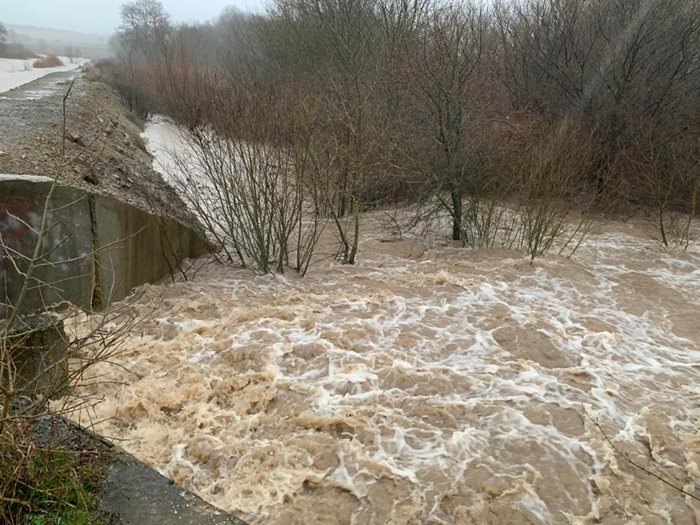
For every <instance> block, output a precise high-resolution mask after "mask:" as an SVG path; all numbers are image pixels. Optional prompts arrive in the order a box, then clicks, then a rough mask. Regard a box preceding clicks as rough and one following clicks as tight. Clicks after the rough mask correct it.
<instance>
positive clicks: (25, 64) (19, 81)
mask: <svg viewBox="0 0 700 525" xmlns="http://www.w3.org/2000/svg"><path fill="white" fill-rule="evenodd" d="M59 58H60V59H61V61H62V62H63V63H64V64H65V65H63V66H59V67H47V68H39V69H34V68H33V66H32V65H33V64H34V62H35V60H36V59H29V60H16V59H11V58H0V93H5V92H7V91H10V90H11V89H15V88H18V87H20V86H23V85H24V84H28V83H29V82H32V81H34V80H36V79H38V78H41V77H45V76H46V75H50V74H51V73H62V72H65V71H73V70H76V69H79V68H80V67H82V66H84V65H85V64H87V63H88V62H89V60H87V59H84V58H78V59H74V62H71V59H70V58H67V57H59Z"/></svg>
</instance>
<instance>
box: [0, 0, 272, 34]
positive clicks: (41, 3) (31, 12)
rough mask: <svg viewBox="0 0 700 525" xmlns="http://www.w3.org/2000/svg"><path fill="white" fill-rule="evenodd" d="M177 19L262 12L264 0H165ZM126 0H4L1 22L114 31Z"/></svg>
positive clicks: (210, 17) (170, 11)
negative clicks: (225, 12)
mask: <svg viewBox="0 0 700 525" xmlns="http://www.w3.org/2000/svg"><path fill="white" fill-rule="evenodd" d="M161 1H162V2H163V5H164V6H165V8H166V9H167V11H168V12H169V13H170V14H171V15H172V17H173V20H174V21H176V22H189V21H194V20H198V21H203V20H211V19H212V18H214V17H216V16H217V15H219V14H220V13H221V11H222V10H223V9H224V7H226V6H229V5H233V6H236V7H238V8H239V9H241V10H242V11H261V10H262V6H263V4H264V0H161ZM122 3H123V0H19V1H10V0H0V4H3V5H2V7H0V22H6V23H8V24H21V25H34V26H39V27H50V28H55V29H69V30H72V31H80V32H82V33H98V34H103V33H112V31H113V30H114V28H116V27H117V26H118V25H119V6H121V4H122Z"/></svg>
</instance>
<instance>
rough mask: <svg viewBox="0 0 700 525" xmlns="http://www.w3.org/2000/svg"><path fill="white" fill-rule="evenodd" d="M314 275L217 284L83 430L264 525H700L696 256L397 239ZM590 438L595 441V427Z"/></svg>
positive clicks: (113, 379) (153, 304) (138, 358)
mask: <svg viewBox="0 0 700 525" xmlns="http://www.w3.org/2000/svg"><path fill="white" fill-rule="evenodd" d="M381 219H382V214H381V213H377V214H375V215H369V216H367V217H366V218H365V230H364V231H365V232H366V233H365V235H364V238H363V239H364V240H363V243H362V246H361V263H360V265H358V266H355V267H343V266H339V265H334V264H330V263H326V264H325V265H319V266H317V267H316V268H314V269H312V271H311V272H310V273H309V275H308V276H307V278H305V279H303V280H301V279H298V278H296V277H294V276H255V275H253V274H252V273H251V272H248V271H244V270H235V269H230V268H225V267H223V266H219V265H217V264H214V263H210V264H207V265H205V266H204V267H203V268H202V269H201V270H200V271H199V272H198V273H197V275H196V277H195V278H194V279H193V280H192V281H190V282H176V283H174V284H170V283H168V284H161V285H154V286H146V287H143V288H142V289H140V290H138V294H140V296H139V297H138V298H137V299H135V300H134V306H133V307H134V308H135V309H137V310H139V311H141V312H143V313H146V312H149V311H150V310H152V309H155V313H154V314H152V315H151V320H150V321H149V322H147V323H146V324H145V325H144V326H143V327H142V329H141V331H139V332H138V333H134V334H133V336H132V337H131V338H130V339H129V340H128V341H127V344H126V346H125V348H124V351H123V352H122V353H121V354H120V356H119V357H118V358H117V360H116V362H115V363H113V364H109V365H108V364H104V365H100V366H99V368H97V369H94V370H93V373H94V374H95V375H99V376H100V379H99V381H100V383H101V384H99V385H96V386H91V387H85V388H84V391H83V393H85V394H90V395H92V396H94V397H95V398H99V399H101V400H102V402H101V403H99V404H97V405H96V406H95V408H94V409H91V410H87V409H84V410H82V411H80V412H77V413H75V414H74V415H73V417H74V418H75V419H76V420H78V421H80V422H81V423H83V424H91V423H92V424H94V428H95V429H96V430H97V431H98V432H100V433H102V434H104V435H107V436H109V437H111V438H113V439H115V440H117V441H118V442H119V443H120V444H121V445H122V446H123V447H124V448H125V449H126V450H128V451H129V452H132V453H133V454H135V455H136V456H137V457H139V458H140V459H142V460H143V461H145V462H146V463H147V464H149V465H151V466H153V467H155V468H157V469H158V470H159V471H160V472H162V473H163V474H165V475H166V476H168V477H170V478H171V479H173V480H174V481H175V482H176V483H178V484H179V485H181V486H183V487H185V488H187V489H191V490H193V491H194V492H196V493H197V494H199V495H201V496H202V497H203V498H205V499H206V500H208V501H210V502H212V503H214V504H216V505H217V506H219V507H221V508H223V509H226V510H228V511H233V512H235V513H237V515H239V516H240V517H242V518H244V519H246V520H248V521H250V522H251V523H253V524H263V523H264V524H268V523H272V524H309V523H319V524H321V523H323V524H326V523H327V524H342V523H348V524H350V523H352V524H358V525H359V524H390V523H391V524H419V523H420V524H423V523H425V524H457V523H459V524H462V523H464V524H466V523H480V524H503V523H509V524H519V523H553V524H555V523H556V524H558V523H573V524H586V523H604V524H623V523H638V524H656V523H658V524H661V523H676V524H691V523H697V522H698V521H699V520H700V504H698V503H697V502H696V501H693V499H692V498H691V497H689V496H684V495H683V494H681V493H679V492H678V491H677V490H674V489H673V488H671V487H669V486H667V485H664V484H663V483H661V482H660V481H658V480H657V479H655V478H653V477H651V476H649V475H648V474H646V473H644V472H643V471H641V470H639V469H638V468H636V467H634V466H633V465H631V464H630V463H628V462H627V461H625V460H624V459H623V458H622V457H621V456H620V455H619V454H617V453H616V452H615V450H614V449H613V447H612V446H611V445H610V443H609V442H608V441H607V440H606V436H605V435H604V433H605V434H606V435H607V436H608V437H609V438H610V440H612V442H613V443H614V445H615V447H617V448H618V449H619V451H621V452H623V453H625V454H628V455H629V457H630V458H631V459H633V460H634V461H635V462H637V463H639V464H640V465H641V466H644V467H645V468H648V469H650V470H653V471H654V472H657V473H658V474H659V475H661V476H662V477H664V478H665V479H667V480H668V481H669V482H671V483H673V484H674V485H676V486H678V487H682V488H684V490H686V491H688V492H690V493H694V494H697V495H699V496H700V487H699V486H698V485H700V467H699V465H700V434H699V428H700V426H699V423H700V250H698V248H697V247H695V248H692V247H691V249H690V250H689V251H688V252H687V253H681V252H679V253H673V254H666V253H664V252H662V251H661V250H660V249H659V248H658V246H656V245H655V244H654V243H653V242H652V241H649V240H648V238H647V236H646V235H645V233H644V231H643V230H642V229H641V228H640V227H639V225H633V224H613V223H609V224H604V225H603V224H601V225H600V226H599V227H598V228H597V232H595V233H593V234H592V235H591V236H590V237H589V238H588V240H587V241H586V242H585V244H584V245H583V246H582V247H581V249H580V250H579V252H578V253H577V254H576V256H575V257H574V258H573V259H571V260H569V259H565V258H560V257H555V256H551V257H544V258H542V259H537V260H536V261H535V262H534V263H533V264H530V262H529V260H527V259H526V258H525V257H524V256H523V255H522V254H520V253H517V252H511V251H506V250H484V251H467V250H461V249H456V248H451V247H447V246H442V247H441V246H434V247H431V246H425V245H423V244H422V243H420V242H419V241H414V240H410V239H404V240H395V239H390V238H389V234H388V233H387V232H386V231H385V230H384V229H383V226H382V220H381ZM594 420H595V421H597V422H599V424H600V425H601V427H602V430H603V431H604V433H603V431H601V429H599V428H598V427H597V426H596V424H595V423H594Z"/></svg>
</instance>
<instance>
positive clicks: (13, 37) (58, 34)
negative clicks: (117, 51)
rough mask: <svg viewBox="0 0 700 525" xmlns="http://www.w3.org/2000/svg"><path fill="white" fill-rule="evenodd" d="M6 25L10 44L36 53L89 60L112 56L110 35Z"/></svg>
mask: <svg viewBox="0 0 700 525" xmlns="http://www.w3.org/2000/svg"><path fill="white" fill-rule="evenodd" d="M6 25H7V30H8V33H9V34H8V37H9V38H8V40H9V41H10V42H13V43H19V44H23V45H25V46H27V47H29V48H30V49H32V50H33V51H35V52H36V53H54V54H57V55H79V56H81V57H84V58H90V59H101V58H107V57H109V56H110V55H111V54H112V50H111V48H110V46H109V39H110V38H111V35H92V34H86V33H77V32H75V31H64V30H61V29H50V28H45V27H34V26H25V25H14V24H6ZM69 50H72V52H69Z"/></svg>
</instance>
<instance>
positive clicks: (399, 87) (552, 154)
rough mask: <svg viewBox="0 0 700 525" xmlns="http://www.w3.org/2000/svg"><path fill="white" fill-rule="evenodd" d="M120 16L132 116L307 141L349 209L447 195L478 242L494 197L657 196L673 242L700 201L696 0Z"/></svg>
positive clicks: (379, 3)
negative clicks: (188, 21) (196, 19)
mask: <svg viewBox="0 0 700 525" xmlns="http://www.w3.org/2000/svg"><path fill="white" fill-rule="evenodd" d="M123 22H124V23H123V25H122V27H121V29H120V32H119V34H118V35H117V37H116V39H115V45H116V46H117V48H118V57H119V58H118V60H117V61H116V63H115V64H114V65H113V68H112V69H111V71H110V73H109V74H110V75H111V78H112V81H113V82H114V83H115V85H116V86H117V87H118V88H119V89H120V90H121V92H122V94H123V95H124V96H125V98H126V99H127V100H128V101H129V103H130V104H131V106H132V108H133V109H135V110H137V111H139V112H141V113H142V114H144V115H146V114H149V113H154V112H160V113H165V114H167V115H169V116H171V117H172V118H174V119H176V120H177V121H178V122H180V123H182V124H184V125H185V126H188V127H190V128H192V129H194V128H196V127H198V126H203V125H206V126H211V127H213V128H214V129H216V130H217V131H218V132H219V133H221V134H223V135H226V134H227V133H228V134H232V133H234V132H235V134H236V135H237V136H236V137H235V138H237V139H251V138H255V139H260V140H265V141H267V142H268V143H271V144H276V145H278V146H280V147H287V148H291V149H294V150H295V151H299V150H304V151H305V152H306V153H307V155H306V156H305V157H303V158H304V159H306V161H308V163H307V164H305V166H306V167H305V169H307V170H309V169H312V171H313V172H314V173H315V174H316V176H317V179H315V180H316V181H317V183H319V184H323V185H325V186H326V188H325V190H326V192H325V193H324V194H325V195H327V198H326V199H325V200H324V202H323V207H324V208H326V211H327V212H329V213H332V216H333V217H334V218H340V217H345V218H347V217H351V216H352V215H353V214H359V212H360V211H362V210H364V209H367V208H368V207H370V206H375V205H377V204H383V203H390V202H398V201H413V202H419V203H420V202H422V203H428V202H430V203H433V204H435V203H437V206H438V207H439V208H441V209H442V210H443V211H447V212H448V214H449V215H450V216H451V218H452V221H451V222H452V236H453V238H454V239H462V240H463V241H465V242H467V243H469V244H478V242H477V241H476V240H475V239H477V237H478V235H479V228H480V227H481V226H483V224H481V226H480V223H479V221H482V222H483V220H484V217H483V216H478V213H480V212H475V211H474V210H475V206H476V207H477V208H478V207H479V206H481V208H480V209H482V210H483V209H484V208H483V203H484V199H491V198H496V197H497V198H498V199H499V200H500V201H501V202H502V201H504V200H505V201H508V200H510V201H519V200H522V199H526V198H527V199H535V200H538V202H539V201H541V200H542V199H544V198H546V199H547V200H548V202H550V201H551V202H556V203H558V205H560V206H565V207H572V206H577V207H579V208H586V207H588V206H591V205H598V206H610V205H613V206H616V207H617V208H616V209H622V208H624V209H630V207H639V206H642V207H645V208H646V209H653V210H654V211H655V212H656V213H657V215H659V216H660V217H661V233H662V235H666V234H667V232H664V231H663V230H664V224H663V220H664V218H663V217H664V214H665V213H671V212H673V211H684V212H690V213H695V204H696V200H697V197H698V192H699V189H700V166H699V163H700V2H699V1H698V0H674V1H672V2H670V1H668V0H512V1H509V0H503V1H497V2H484V3H477V2H475V1H472V0H461V1H442V0H272V2H271V4H270V5H269V8H268V10H267V12H266V14H264V15H247V14H242V13H240V12H237V11H235V10H229V11H226V12H225V13H224V14H222V16H221V17H220V18H219V19H218V20H216V21H214V22H212V23H207V24H200V25H179V26H175V25H173V24H172V23H171V22H170V20H169V18H168V15H167V13H165V11H164V10H163V8H162V6H161V5H160V4H159V3H158V2H157V1H155V0H137V1H135V2H130V3H127V4H126V5H125V6H124V8H123ZM224 110H225V111H224ZM224 112H225V113H226V114H225V115H222V113H224ZM232 116H233V117H234V119H235V120H236V121H237V125H236V126H233V127H231V126H229V125H228V124H229V123H230V122H231V121H232ZM266 119H269V120H270V122H266V123H265V122H263V121H264V120H266ZM263 130H264V132H265V133H266V135H265V136H264V137H262V136H261V131H263ZM271 130H273V131H271ZM309 166H310V167H311V168H310V167H309ZM319 181H320V182H319ZM487 208H488V207H487ZM475 213H477V215H475ZM666 228H668V226H666ZM345 255H346V259H352V258H353V256H354V255H353V246H352V241H350V245H349V246H348V247H347V253H346V254H345Z"/></svg>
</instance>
